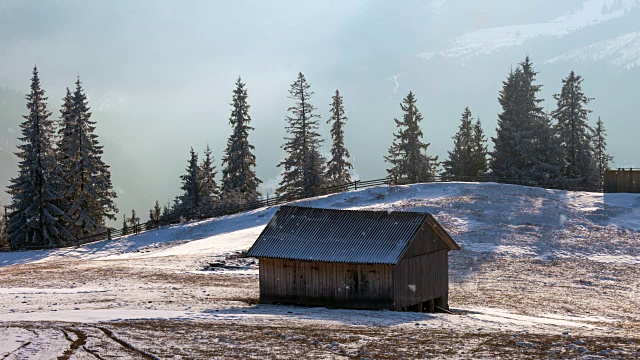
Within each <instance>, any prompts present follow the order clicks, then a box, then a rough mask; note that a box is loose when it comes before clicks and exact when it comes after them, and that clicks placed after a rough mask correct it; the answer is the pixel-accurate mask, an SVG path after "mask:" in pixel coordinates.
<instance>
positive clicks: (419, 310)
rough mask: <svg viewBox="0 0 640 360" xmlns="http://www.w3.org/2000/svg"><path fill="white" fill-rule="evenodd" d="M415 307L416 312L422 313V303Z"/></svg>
mask: <svg viewBox="0 0 640 360" xmlns="http://www.w3.org/2000/svg"><path fill="white" fill-rule="evenodd" d="M417 306H418V308H417V311H418V312H422V303H420V304H418V305H417Z"/></svg>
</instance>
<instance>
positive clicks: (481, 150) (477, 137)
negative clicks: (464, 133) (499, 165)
mask: <svg viewBox="0 0 640 360" xmlns="http://www.w3.org/2000/svg"><path fill="white" fill-rule="evenodd" d="M471 147H472V149H473V151H472V161H471V164H472V165H471V168H472V170H471V173H472V174H473V175H472V176H480V175H483V174H485V173H486V172H487V170H488V169H489V164H488V163H487V138H486V137H485V136H484V130H483V129H482V124H481V123H480V117H478V119H477V120H476V123H475V124H474V125H473V134H472V137H471Z"/></svg>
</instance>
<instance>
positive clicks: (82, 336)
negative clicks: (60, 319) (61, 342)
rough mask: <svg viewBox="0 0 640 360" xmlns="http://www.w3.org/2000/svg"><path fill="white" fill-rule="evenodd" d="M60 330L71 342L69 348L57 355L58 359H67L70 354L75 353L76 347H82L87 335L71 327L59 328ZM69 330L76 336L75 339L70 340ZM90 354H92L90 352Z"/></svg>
mask: <svg viewBox="0 0 640 360" xmlns="http://www.w3.org/2000/svg"><path fill="white" fill-rule="evenodd" d="M61 331H62V333H63V334H64V338H65V339H67V341H69V342H71V345H69V349H67V350H66V351H65V352H64V353H63V354H62V355H60V356H58V360H69V359H70V358H71V355H73V354H75V352H76V350H78V348H80V347H81V346H82V347H84V345H85V344H86V343H87V335H86V334H85V333H84V332H82V331H80V330H76V329H72V328H66V329H61ZM69 332H72V333H74V334H76V336H77V337H78V338H77V339H76V340H71V337H70V336H69ZM90 354H91V355H94V354H93V353H91V352H90ZM94 356H95V355H94Z"/></svg>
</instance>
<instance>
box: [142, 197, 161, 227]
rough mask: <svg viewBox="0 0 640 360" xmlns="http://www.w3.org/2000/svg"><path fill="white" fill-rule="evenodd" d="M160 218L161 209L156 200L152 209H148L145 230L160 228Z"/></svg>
mask: <svg viewBox="0 0 640 360" xmlns="http://www.w3.org/2000/svg"><path fill="white" fill-rule="evenodd" d="M161 216H162V208H160V203H159V202H158V200H156V204H155V205H154V206H153V208H151V209H149V221H147V223H146V226H145V229H146V230H151V229H155V228H157V227H158V226H160V217H161Z"/></svg>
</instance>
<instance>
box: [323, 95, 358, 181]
mask: <svg viewBox="0 0 640 360" xmlns="http://www.w3.org/2000/svg"><path fill="white" fill-rule="evenodd" d="M332 99H333V101H332V102H331V117H330V118H329V120H327V123H328V124H331V140H332V141H333V143H332V146H331V159H330V160H329V162H328V164H327V177H328V178H329V181H330V184H331V185H332V186H335V185H343V184H346V183H350V182H351V175H350V174H349V170H351V169H353V165H351V163H350V162H349V158H350V157H351V155H350V154H349V150H347V148H346V147H345V145H344V125H345V123H346V122H347V116H346V115H345V113H344V100H343V98H342V95H340V92H339V91H338V90H336V94H335V95H334V96H333V97H332Z"/></svg>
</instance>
